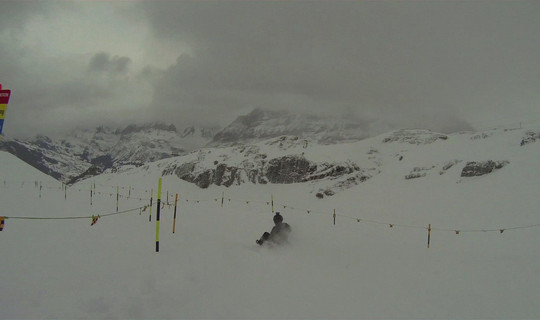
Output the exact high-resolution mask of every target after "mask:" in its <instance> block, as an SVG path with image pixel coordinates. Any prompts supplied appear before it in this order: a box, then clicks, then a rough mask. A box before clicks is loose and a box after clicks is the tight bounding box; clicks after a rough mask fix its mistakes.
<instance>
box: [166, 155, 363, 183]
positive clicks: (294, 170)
mask: <svg viewBox="0 0 540 320" xmlns="http://www.w3.org/2000/svg"><path fill="white" fill-rule="evenodd" d="M253 159H254V160H252V161H249V160H246V161H244V162H242V166H241V167H239V166H232V165H228V164H225V163H215V165H216V167H215V168H212V169H209V168H207V167H206V168H205V167H202V166H201V164H200V161H193V162H187V163H183V164H179V165H177V164H171V165H169V166H167V167H166V168H165V169H164V170H163V171H162V174H163V175H171V174H174V175H176V176H177V177H178V178H180V179H182V180H184V181H188V182H191V183H194V184H196V185H197V186H199V187H200V188H203V189H205V188H208V187H209V186H210V185H212V184H213V185H217V186H226V187H229V186H231V185H233V184H236V185H239V184H241V183H244V182H248V181H249V182H251V183H254V184H266V183H275V184H290V183H298V182H308V181H315V180H321V179H325V178H329V179H335V178H338V177H343V176H348V175H351V174H353V173H358V172H363V171H362V170H361V169H360V168H359V167H358V166H357V165H355V164H353V163H334V164H330V163H320V164H316V163H313V162H311V161H309V160H307V159H306V158H304V157H303V156H302V155H287V156H282V157H278V158H274V159H271V160H269V161H266V160H265V159H266V156H262V155H257V156H255V157H254V158H253ZM369 177H370V176H367V175H363V174H357V175H355V176H353V177H350V179H349V181H348V183H347V184H348V185H352V184H356V183H358V182H361V181H365V180H367V179H368V178H369ZM344 186H345V184H343V185H340V186H339V187H341V188H343V187H344Z"/></svg>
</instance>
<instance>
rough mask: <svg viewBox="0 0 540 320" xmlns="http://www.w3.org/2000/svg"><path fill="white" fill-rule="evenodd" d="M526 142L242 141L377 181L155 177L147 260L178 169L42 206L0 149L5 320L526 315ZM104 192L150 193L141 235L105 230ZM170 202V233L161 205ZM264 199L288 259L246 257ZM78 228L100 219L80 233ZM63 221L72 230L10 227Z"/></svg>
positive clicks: (157, 166) (530, 174)
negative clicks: (326, 192)
mask: <svg viewBox="0 0 540 320" xmlns="http://www.w3.org/2000/svg"><path fill="white" fill-rule="evenodd" d="M444 137H446V138H444ZM539 140H540V126H536V127H531V128H526V129H523V130H510V131H504V130H492V131H487V132H482V133H461V134H454V135H447V136H441V135H437V134H434V133H432V132H427V131H399V132H392V133H389V134H385V135H382V136H378V137H374V138H370V139H367V140H364V141H361V142H357V143H350V144H342V145H331V146H316V145H311V144H310V145H308V147H307V148H306V149H305V150H304V148H303V146H302V144H299V145H298V146H296V145H295V144H294V141H289V140H286V141H285V142H286V143H284V145H283V146H282V148H285V147H286V146H287V143H290V146H289V147H288V150H282V149H280V148H279V147H277V148H276V147H275V145H271V143H272V142H273V141H274V140H269V141H267V143H261V144H257V145H256V146H257V147H258V148H259V151H258V152H263V153H264V154H267V156H268V158H269V159H270V158H272V157H280V156H281V155H283V154H289V153H292V151H293V150H296V151H298V152H304V156H305V158H306V159H309V160H310V161H312V162H314V163H320V162H343V161H352V162H354V163H356V164H357V165H358V166H359V167H360V168H370V167H374V168H376V172H377V173H376V174H373V176H372V177H371V178H370V179H368V180H366V181H364V182H362V183H358V184H356V185H352V186H351V187H349V188H347V189H344V190H342V191H341V192H337V193H336V194H335V195H334V196H332V197H328V196H325V197H323V198H322V199H319V198H317V197H314V194H313V193H314V192H315V191H317V190H319V189H324V188H326V186H327V184H333V181H334V180H333V177H332V176H328V177H325V178H322V179H318V180H310V181H306V182H301V183H290V184H275V183H266V184H261V183H252V182H246V183H242V184H240V185H236V184H232V185H231V186H229V187H225V186H223V185H221V186H218V185H215V184H210V185H209V186H208V188H206V189H202V188H200V187H198V186H196V185H195V184H193V183H190V182H187V181H183V180H181V179H179V178H178V177H177V176H176V175H174V174H170V175H165V176H163V188H162V190H163V191H162V202H163V203H165V205H164V206H163V208H162V210H161V211H160V218H161V220H160V224H159V226H160V238H159V241H160V252H159V253H156V252H155V241H156V210H157V208H156V206H155V205H156V193H157V182H158V178H159V177H161V176H162V173H163V171H164V170H166V169H167V168H168V166H170V164H171V163H173V162H172V161H178V159H180V158H178V159H164V160H160V161H157V162H154V163H151V164H148V165H145V166H141V167H138V168H133V169H130V170H127V169H126V170H125V171H122V170H121V171H118V172H114V173H113V172H108V173H105V174H102V175H99V176H97V177H94V178H92V179H89V180H87V181H81V182H79V183H77V184H75V185H74V186H73V187H71V188H68V189H67V191H63V190H62V189H61V188H58V187H57V186H56V185H55V184H54V181H49V180H44V182H43V185H44V186H48V184H51V188H43V190H42V195H41V198H40V197H39V196H38V188H37V187H36V185H35V183H24V184H21V182H20V179H25V180H29V181H34V180H41V179H47V178H48V177H46V176H43V175H42V174H41V173H39V172H36V171H33V172H32V170H28V167H27V166H26V165H24V164H22V163H20V162H17V160H16V159H14V158H13V157H12V156H10V155H8V154H6V153H4V152H0V179H1V178H4V179H6V181H7V183H6V184H4V185H3V184H1V183H0V190H1V192H0V203H1V204H2V206H1V208H0V210H1V211H0V215H3V216H8V219H7V220H6V224H5V229H4V231H1V232H0V244H1V245H0V257H1V258H0V259H1V260H0V265H1V272H2V277H0V310H2V317H4V318H138V319H142V318H161V319H178V318H206V319H212V318H220V319H222V318H228V319H230V318H235V319H238V318H241V319H253V318H260V319H268V318H272V319H290V318H310V319H311V318H324V319H336V318H340V319H344V318H348V319H372V318H379V319H380V318H384V319H388V318H394V319H395V318H401V319H402V318H407V319H419V318H422V319H426V318H429V319H448V318H453V319H455V318H460V319H473V318H474V319H478V318H504V319H509V318H513V319H516V318H532V319H536V318H539V317H540V307H539V305H538V303H537V301H538V300H539V299H540V291H539V290H538V288H539V287H540V270H539V269H538V265H539V264H540V253H539V251H538V250H537V248H538V246H539V245H540V215H539V214H538V209H539V208H540V198H539V197H538V190H540V162H539V161H538V159H540V144H539V143H540V141H539ZM277 145H278V146H279V143H278V144H277ZM295 148H298V149H295ZM310 148H311V149H310ZM226 150H229V151H226ZM280 150H281V151H280ZM207 151H212V153H210V154H204V160H203V162H205V163H208V165H209V166H210V165H213V161H212V160H213V159H214V156H216V157H217V159H220V160H219V161H229V162H228V163H229V164H230V165H231V166H232V165H233V163H235V164H238V163H241V160H242V158H243V157H244V156H245V154H246V152H245V151H244V152H243V153H241V152H239V150H238V149H234V148H231V149H223V150H222V151H221V152H223V154H225V152H227V155H228V156H229V159H228V160H224V159H221V158H219V154H217V151H215V150H210V149H207V150H206V151H202V152H203V153H204V152H207ZM215 152H216V154H215V155H214V153H215ZM280 152H283V153H280ZM197 155H198V153H195V154H193V155H189V157H197ZM186 157H188V156H186ZM488 160H492V161H495V162H498V161H502V162H505V161H506V162H507V163H506V164H504V165H503V166H502V167H500V168H499V169H493V171H491V172H490V173H488V174H483V175H476V176H462V173H463V170H464V169H465V168H466V167H467V166H468V163H469V162H473V161H474V162H476V163H477V164H479V163H488ZM471 167H474V166H473V165H471ZM486 167H489V165H488V166H486ZM486 167H484V168H486ZM493 168H495V167H493ZM379 171H380V172H379ZM18 172H27V173H28V174H30V176H19V175H18V174H17V173H18ZM482 172H483V170H479V171H478V173H479V174H480V173H482ZM411 173H412V174H414V175H418V177H416V178H412V177H410V178H407V176H408V175H410V174H411ZM33 174H35V175H36V176H35V178H34V177H33ZM0 181H1V180H0ZM94 187H95V189H93V188H94ZM91 189H93V190H94V196H93V198H90V196H89V191H90V190H91ZM117 189H118V190H119V191H120V194H121V196H120V197H119V203H118V205H119V211H120V212H122V211H123V210H128V209H131V208H138V207H140V206H144V205H146V204H147V203H148V200H149V197H150V195H151V194H153V196H154V202H153V203H154V207H153V208H152V209H153V211H152V213H151V215H152V221H151V222H149V216H150V212H149V210H146V211H144V212H139V210H135V211H133V212H130V211H128V212H126V213H121V214H118V215H110V216H108V215H107V214H109V213H114V212H116V206H117V202H116V190H117ZM152 189H153V190H152ZM167 194H168V195H169V197H168V199H167V198H166V195H167ZM174 194H178V195H179V202H178V210H177V219H176V229H175V230H176V232H175V233H174V234H173V233H172V227H173V215H174V207H173V206H170V205H167V203H169V204H173V203H174V197H173V195H174ZM272 199H273V207H274V210H275V211H280V212H281V213H282V215H283V216H284V218H285V221H286V222H288V223H289V224H290V225H291V226H292V228H293V232H292V234H291V238H290V243H289V244H288V245H286V246H283V247H275V248H267V247H259V246H257V245H256V244H255V241H254V240H255V239H257V238H258V237H260V235H261V234H262V233H263V232H264V231H268V230H269V229H270V228H271V226H272V215H273V213H272ZM90 200H92V201H93V202H92V205H90ZM222 200H223V202H222ZM334 210H335V212H336V219H335V224H334V219H333V213H334ZM91 215H101V218H99V220H98V222H97V224H95V225H94V226H90V223H91V219H90V218H89V216H91ZM77 216H85V218H84V219H62V220H20V219H16V218H17V217H61V218H68V217H77ZM429 225H431V234H430V236H431V237H430V241H431V242H430V248H429V249H428V248H427V238H428V230H427V228H428V226H429ZM501 230H502V231H501Z"/></svg>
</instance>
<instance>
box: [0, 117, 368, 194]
mask: <svg viewBox="0 0 540 320" xmlns="http://www.w3.org/2000/svg"><path fill="white" fill-rule="evenodd" d="M373 125H374V124H373V123H371V122H368V121H365V120H359V119H355V118H329V117H321V116H316V115H305V114H296V113H291V112H287V111H269V110H264V109H255V110H253V111H252V112H250V113H249V114H247V115H244V116H240V117H238V118H237V119H236V120H234V121H233V122H232V123H231V124H229V125H228V126H226V127H225V128H223V129H221V130H220V128H217V127H200V126H189V127H185V128H182V129H181V130H178V129H177V128H176V127H175V126H174V125H171V124H166V123H164V122H156V123H147V124H131V125H128V126H127V127H125V128H122V129H118V128H110V127H105V126H99V127H97V128H95V129H77V130H74V131H71V132H68V133H67V134H65V135H64V136H63V137H61V138H57V139H52V138H50V137H47V136H44V135H37V136H35V137H33V138H30V139H24V140H19V139H13V140H9V139H6V140H4V141H1V142H0V150H4V151H8V152H10V153H12V154H14V155H15V156H17V157H18V158H20V159H22V160H23V161H25V162H27V163H28V164H30V165H32V166H33V167H35V168H37V169H39V170H40V171H42V172H44V173H46V174H48V175H50V176H52V177H54V178H55V179H57V180H60V181H62V182H65V183H67V184H72V183H75V182H77V181H79V180H82V179H85V178H87V177H91V176H95V175H99V174H101V173H103V172H104V171H105V170H113V171H114V170H118V169H119V168H120V167H122V168H125V167H130V166H131V167H139V166H142V165H144V164H147V163H150V162H154V161H158V160H162V159H166V158H172V157H179V156H184V155H187V154H188V153H190V152H192V151H195V150H200V149H202V148H225V147H242V146H246V147H249V146H251V145H253V144H256V143H259V142H263V141H266V140H269V139H274V138H277V139H278V140H275V141H278V142H279V141H281V142H279V143H280V144H283V143H288V141H294V143H295V144H298V145H301V146H306V147H307V145H308V144H310V145H311V144H314V145H330V144H336V143H344V142H354V141H359V140H363V139H365V138H367V137H369V136H370V134H372V132H373V131H374V130H373V128H372V127H373ZM285 137H286V138H285ZM280 139H282V140H280ZM278 142H276V143H278ZM285 160H288V161H289V160H290V161H293V162H294V161H296V160H295V159H289V158H287V159H285ZM263 162H264V161H263ZM312 173H314V172H312ZM263 180H264V179H263ZM271 180H272V179H270V180H269V181H270V182H271ZM278 180H279V179H278ZM261 181H262V180H261Z"/></svg>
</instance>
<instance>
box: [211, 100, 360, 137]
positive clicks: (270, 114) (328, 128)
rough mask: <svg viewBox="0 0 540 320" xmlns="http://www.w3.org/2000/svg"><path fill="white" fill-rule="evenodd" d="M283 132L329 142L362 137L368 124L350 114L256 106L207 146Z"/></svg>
mask: <svg viewBox="0 0 540 320" xmlns="http://www.w3.org/2000/svg"><path fill="white" fill-rule="evenodd" d="M283 135H289V136H297V137H299V138H302V139H312V140H314V141H319V142H320V143H323V144H332V143H341V142H346V141H357V140H361V139H364V138H366V137H367V136H368V127H367V123H366V122H364V121H359V120H357V119H352V118H350V119H340V118H329V117H321V116H317V115H314V114H300V113H292V112H289V111H274V110H265V109H260V108H257V109H254V110H253V111H252V112H251V113H249V114H247V115H245V116H240V117H238V118H237V119H236V120H235V121H233V122H232V123H231V124H230V125H229V126H227V127H226V128H224V129H223V130H222V131H221V132H219V133H217V134H216V135H215V136H214V139H213V140H212V142H211V143H210V144H209V145H208V146H230V145H238V144H246V143H254V142H258V141H262V140H266V139H269V138H274V137H279V136H283Z"/></svg>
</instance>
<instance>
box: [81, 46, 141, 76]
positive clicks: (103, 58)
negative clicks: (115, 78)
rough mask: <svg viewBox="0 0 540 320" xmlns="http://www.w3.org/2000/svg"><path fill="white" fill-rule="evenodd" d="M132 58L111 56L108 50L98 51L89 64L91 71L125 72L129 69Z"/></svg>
mask: <svg viewBox="0 0 540 320" xmlns="http://www.w3.org/2000/svg"><path fill="white" fill-rule="evenodd" d="M130 62H131V59H130V58H128V57H118V56H113V57H111V56H110V54H108V53H106V52H99V53H96V54H95V55H94V56H93V57H92V59H90V63H89V64H88V71H90V72H107V73H109V74H113V75H114V74H125V73H127V71H128V68H129V64H130Z"/></svg>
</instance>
